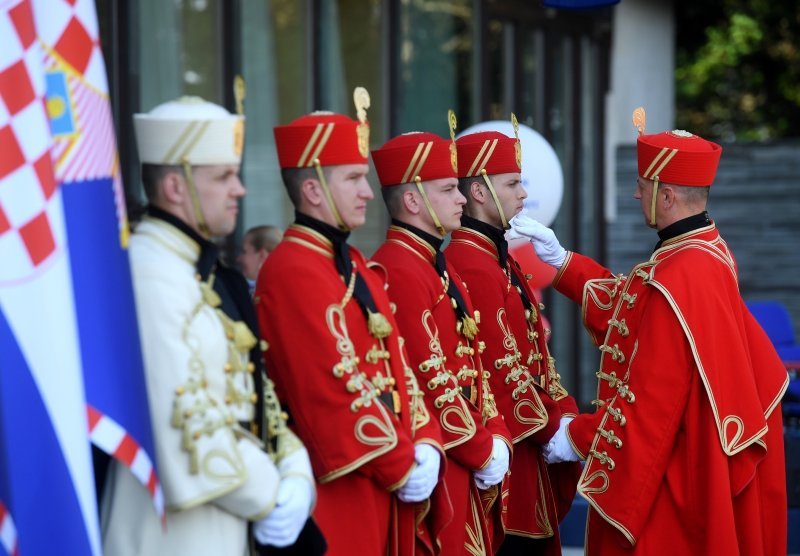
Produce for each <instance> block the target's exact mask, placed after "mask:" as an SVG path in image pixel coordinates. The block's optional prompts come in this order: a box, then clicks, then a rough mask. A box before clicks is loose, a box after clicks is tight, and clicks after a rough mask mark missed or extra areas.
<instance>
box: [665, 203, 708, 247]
mask: <svg viewBox="0 0 800 556" xmlns="http://www.w3.org/2000/svg"><path fill="white" fill-rule="evenodd" d="M710 224H711V219H710V218H709V217H708V212H707V211H703V212H701V213H699V214H694V215H692V216H688V217H686V218H684V219H682V220H678V221H677V222H673V223H672V224H670V225H669V226H667V227H666V228H664V229H663V230H659V231H658V238H659V241H658V243H656V247H655V248H656V249H658V248H659V247H661V245H663V243H664V242H665V241H667V240H670V239H672V238H674V237H678V236H679V235H683V234H687V233H689V232H692V231H694V230H698V229H700V228H704V227H706V226H709V225H710Z"/></svg>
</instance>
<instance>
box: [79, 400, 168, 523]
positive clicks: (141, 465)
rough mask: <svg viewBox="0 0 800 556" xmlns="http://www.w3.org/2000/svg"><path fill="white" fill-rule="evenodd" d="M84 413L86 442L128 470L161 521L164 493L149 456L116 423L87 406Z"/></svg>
mask: <svg viewBox="0 0 800 556" xmlns="http://www.w3.org/2000/svg"><path fill="white" fill-rule="evenodd" d="M86 409H87V412H88V414H89V438H90V439H91V440H92V444H94V445H95V446H97V447H98V448H100V449H101V450H103V451H104V452H106V453H107V454H110V455H112V456H114V458H115V459H117V460H118V461H120V462H122V463H124V464H125V465H126V466H128V467H129V468H130V470H131V473H133V475H134V477H136V478H137V479H138V480H139V482H140V483H142V485H144V487H145V488H146V489H147V490H148V491H149V492H150V495H151V496H152V498H153V505H154V506H155V508H156V511H157V512H158V515H160V516H161V517H162V518H163V517H164V493H163V492H162V490H161V484H160V483H159V482H158V477H156V473H155V468H154V467H153V462H152V461H151V460H150V456H148V455H147V452H145V451H144V450H143V449H142V447H141V446H140V445H139V443H138V442H136V439H134V438H133V437H132V436H131V435H129V434H128V433H127V432H126V431H125V429H123V428H122V427H121V426H120V425H119V424H118V423H117V422H116V421H114V420H113V419H111V418H110V417H108V416H107V415H104V414H102V413H100V412H99V411H98V410H97V409H95V408H94V407H92V406H90V405H87V406H86Z"/></svg>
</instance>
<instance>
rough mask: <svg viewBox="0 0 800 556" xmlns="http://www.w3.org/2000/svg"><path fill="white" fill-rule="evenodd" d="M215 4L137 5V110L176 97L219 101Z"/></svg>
mask: <svg viewBox="0 0 800 556" xmlns="http://www.w3.org/2000/svg"><path fill="white" fill-rule="evenodd" d="M219 8H220V6H219V1H218V0H175V1H172V2H164V1H163V0H144V1H142V2H140V3H139V21H140V22H141V25H140V26H139V41H138V42H139V48H140V55H139V74H140V75H141V79H140V80H139V83H140V109H141V110H144V111H148V110H150V109H151V108H153V107H154V106H156V105H158V104H160V103H162V102H166V101H168V100H172V99H175V98H177V97H179V96H181V95H197V96H201V97H203V98H204V99H206V100H208V101H211V102H216V103H221V102H222V91H223V89H222V87H223V85H224V84H223V83H222V68H221V62H220V55H219V53H220V52H221V44H220V43H221V30H220V29H219V26H218V22H219V21H220V19H221V18H220V13H219Z"/></svg>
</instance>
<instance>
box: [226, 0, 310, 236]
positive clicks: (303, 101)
mask: <svg viewBox="0 0 800 556" xmlns="http://www.w3.org/2000/svg"><path fill="white" fill-rule="evenodd" d="M306 5H307V3H306V2H304V1H302V0H264V1H261V2H256V1H251V2H242V13H241V29H242V38H241V40H242V49H241V50H242V73H243V76H244V79H245V83H246V97H245V102H244V111H245V115H246V116H247V133H246V137H245V151H244V160H243V164H242V178H243V181H244V184H245V186H246V187H247V197H245V199H244V211H243V212H244V215H243V216H244V219H243V226H242V228H243V230H247V229H248V228H251V227H253V226H258V225H262V224H271V225H275V226H280V227H285V226H286V225H287V224H288V223H289V222H290V221H291V220H292V218H293V211H292V209H291V204H290V203H289V200H288V197H287V195H286V193H285V190H284V187H283V182H282V181H281V174H280V166H279V165H278V154H277V151H276V150H275V137H274V135H273V132H272V129H273V128H274V127H275V126H276V125H280V124H286V123H289V122H291V121H292V120H294V119H295V118H299V117H300V116H302V115H303V114H305V113H306V112H308V104H309V103H308V97H309V95H308V87H309V83H310V76H311V68H310V66H309V60H310V57H309V55H308V48H307V38H308V37H307V34H306V20H307V17H308V14H307V12H306ZM279 76H280V77H279Z"/></svg>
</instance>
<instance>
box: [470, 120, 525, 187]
mask: <svg viewBox="0 0 800 556" xmlns="http://www.w3.org/2000/svg"><path fill="white" fill-rule="evenodd" d="M518 144H519V140H518V139H515V138H513V137H509V136H507V135H505V134H503V133H500V132H499V131H481V132H478V133H470V134H469V135H464V136H462V137H459V138H458V139H457V140H456V147H457V148H458V177H459V178H472V177H475V176H479V175H481V170H485V171H486V173H487V174H489V175H490V176H491V175H494V174H510V173H514V172H519V171H520V169H521V167H520V160H519V159H518V158H517V156H518V154H517V153H518V152H519V149H518V148H517V145H518Z"/></svg>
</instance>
